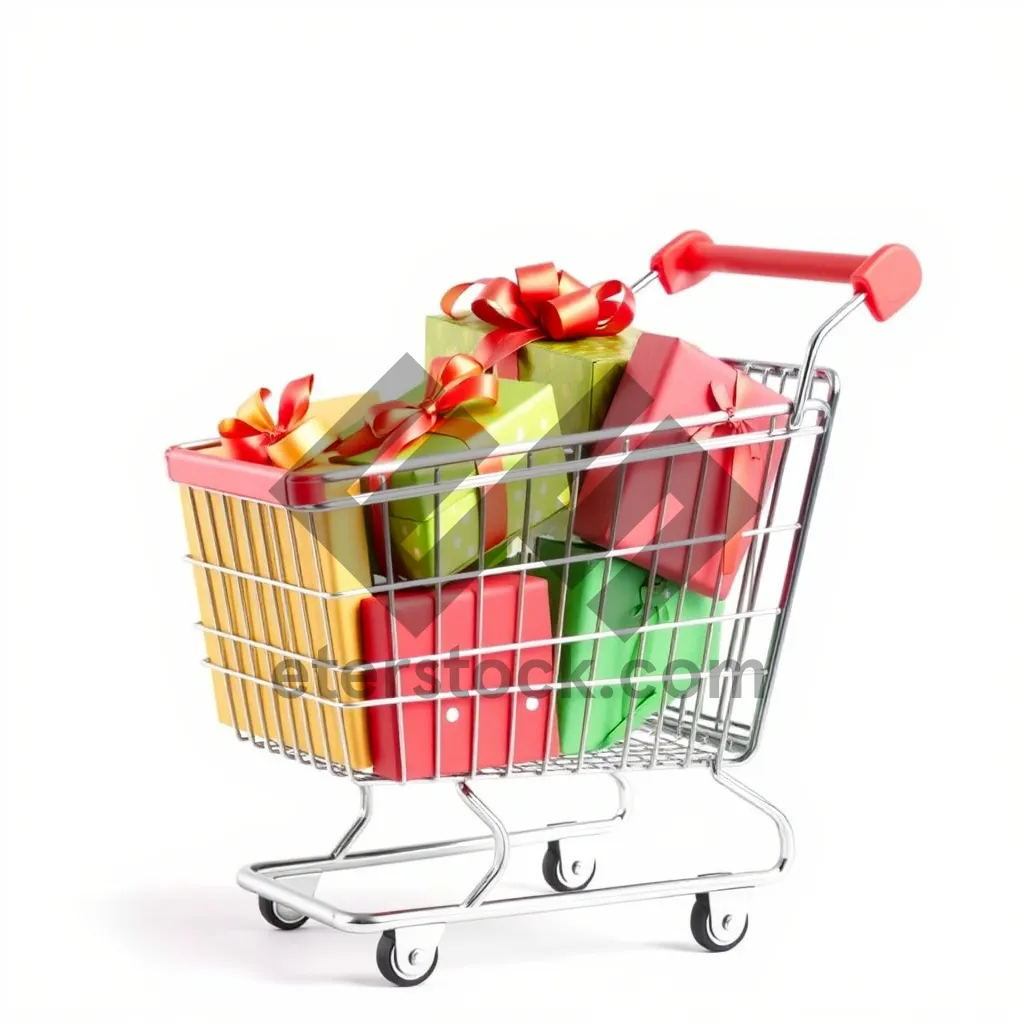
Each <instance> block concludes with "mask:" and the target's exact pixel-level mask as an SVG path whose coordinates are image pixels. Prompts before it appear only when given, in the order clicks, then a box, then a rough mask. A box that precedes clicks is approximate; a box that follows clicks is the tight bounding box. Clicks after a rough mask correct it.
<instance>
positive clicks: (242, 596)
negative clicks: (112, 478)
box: [167, 393, 377, 771]
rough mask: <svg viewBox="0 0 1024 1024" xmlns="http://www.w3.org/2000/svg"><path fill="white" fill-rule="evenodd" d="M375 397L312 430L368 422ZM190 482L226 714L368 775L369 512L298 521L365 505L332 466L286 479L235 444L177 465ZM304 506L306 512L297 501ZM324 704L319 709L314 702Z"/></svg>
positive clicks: (171, 464)
mask: <svg viewBox="0 0 1024 1024" xmlns="http://www.w3.org/2000/svg"><path fill="white" fill-rule="evenodd" d="M376 400H377V396H376V395H375V394H372V393H371V394H367V395H363V396H358V397H356V396H350V397H345V398H337V399H328V400H324V401H318V402H313V403H310V404H309V408H308V418H307V421H308V422H312V421H314V420H315V421H316V422H319V423H322V424H329V425H332V426H333V425H335V424H340V423H341V422H342V421H348V420H350V419H355V418H358V417H359V416H361V415H363V413H364V411H365V408H366V407H367V406H368V405H369V404H371V403H373V402H374V401H376ZM167 460H168V468H169V471H170V475H171V478H172V479H173V480H175V481H177V482H178V483H179V484H181V485H182V486H181V488H180V491H181V501H182V508H183V511H184V515H185V527H186V532H187V536H188V548H189V555H190V557H191V559H192V561H193V566H194V574H195V583H196V590H197V593H198V596H199V607H200V622H201V625H202V627H203V629H204V633H205V642H206V651H207V656H208V659H209V663H210V666H211V670H212V674H213V683H214V694H215V697H216V703H217V713H218V716H219V718H220V720H221V721H222V722H224V723H225V724H228V725H233V726H234V728H235V730H236V732H237V733H238V735H239V737H240V738H246V739H250V740H253V741H256V740H257V738H261V739H263V740H265V741H268V742H270V743H273V744H275V745H283V747H284V748H285V750H286V751H287V752H289V753H293V752H298V753H299V755H306V756H308V755H313V756H314V757H316V758H318V759H322V761H323V762H325V763H326V764H327V766H328V767H331V768H332V769H334V770H343V769H344V770H346V771H360V770H366V769H368V768H369V767H370V765H371V759H370V753H369V743H368V738H367V730H366V721H365V713H364V711H363V710H362V709H361V708H358V707H346V706H345V705H351V704H353V703H357V702H359V701H361V700H362V699H363V682H362V678H361V676H360V674H359V673H353V672H351V671H346V670H345V667H346V666H347V665H355V664H358V663H360V661H361V657H362V651H361V640H360V630H359V621H358V618H359V605H360V602H361V601H362V598H363V597H364V596H365V592H366V588H367V587H369V586H370V585H371V582H372V576H371V571H370V563H369V555H368V550H367V542H366V528H365V519H364V515H363V511H362V509H361V508H360V507H359V506H356V505H349V506H347V507H339V508H334V509H324V510H301V509H297V508H294V507H290V506H294V505H297V504H312V503H320V502H323V501H329V500H331V499H335V498H344V497H346V496H347V495H349V494H354V493H358V489H359V483H358V481H355V482H354V483H353V482H352V481H347V482H345V483H335V484H331V483H327V482H325V481H323V479H322V476H323V474H324V473H325V472H329V471H330V468H331V467H330V466H327V465H324V464H320V465H317V464H316V463H314V464H313V465H311V466H307V467H306V468H302V469H297V470H291V471H287V472H284V471H282V470H281V469H280V468H278V467H277V466H274V465H264V464H257V463H254V462H249V461H239V460H238V459H237V458H235V457H233V454H232V452H231V450H230V445H229V444H224V443H221V444H216V443H210V444H208V445H204V446H199V447H195V446H193V447H177V448H172V449H170V450H169V451H168V453H167ZM296 499H298V500H296ZM317 698H319V699H317Z"/></svg>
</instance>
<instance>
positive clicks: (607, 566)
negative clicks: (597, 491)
mask: <svg viewBox="0 0 1024 1024" xmlns="http://www.w3.org/2000/svg"><path fill="white" fill-rule="evenodd" d="M629 452H630V443H629V438H628V437H627V438H623V440H622V453H623V455H625V456H627V457H628V455H629ZM606 479H607V478H606ZM625 485H626V460H625V459H623V461H622V462H620V463H619V467H618V471H617V477H616V485H615V504H614V506H613V507H612V522H611V531H610V533H609V535H608V543H609V544H610V545H611V547H612V548H614V547H616V546H617V545H618V540H617V538H618V528H619V509H620V508H621V506H622V492H623V489H624V488H625ZM611 568H612V560H611V558H610V557H608V556H606V557H605V559H604V576H603V577H602V583H601V596H600V598H598V602H597V630H598V631H600V632H603V631H604V609H605V599H606V597H607V596H608V579H609V576H610V575H611ZM600 645H601V639H600V637H599V638H598V639H596V640H594V648H593V650H594V660H593V662H592V664H591V666H590V683H591V685H590V686H588V687H587V693H586V696H585V697H584V698H583V700H584V704H583V725H582V726H581V734H580V752H579V755H578V756H577V758H576V770H577V771H582V770H583V758H584V757H585V756H586V753H587V730H588V729H589V728H590V712H591V708H592V705H593V703H594V687H593V685H592V684H593V682H594V680H595V679H596V678H597V666H598V653H599V650H600Z"/></svg>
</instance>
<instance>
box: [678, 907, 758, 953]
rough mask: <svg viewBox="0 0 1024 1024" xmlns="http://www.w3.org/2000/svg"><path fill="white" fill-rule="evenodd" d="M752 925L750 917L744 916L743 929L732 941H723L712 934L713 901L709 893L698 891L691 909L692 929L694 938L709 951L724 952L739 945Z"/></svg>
mask: <svg viewBox="0 0 1024 1024" xmlns="http://www.w3.org/2000/svg"><path fill="white" fill-rule="evenodd" d="M749 927H750V919H749V918H747V917H746V916H744V920H743V931H741V932H740V933H739V935H738V936H737V937H736V938H735V939H733V941H732V942H727V943H722V942H720V941H719V940H718V939H717V938H715V936H714V935H712V934H711V903H710V901H709V900H708V896H707V893H703V892H702V893H698V894H697V898H696V899H695V900H694V902H693V910H691V911H690V931H691V932H692V933H693V937H694V939H695V940H696V941H697V942H698V943H699V944H700V945H701V946H703V947H704V948H705V949H706V950H707V951H708V952H709V953H724V952H726V950H730V949H732V948H734V947H735V946H738V945H739V944H740V943H741V942H742V941H743V937H744V936H745V935H746V934H747V928H749Z"/></svg>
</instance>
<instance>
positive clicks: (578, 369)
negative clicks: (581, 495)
mask: <svg viewBox="0 0 1024 1024" xmlns="http://www.w3.org/2000/svg"><path fill="white" fill-rule="evenodd" d="M493 329H494V328H493V327H491V326H490V325H489V324H485V323H482V322H481V321H479V320H473V319H469V320H451V319H449V318H448V317H446V316H428V317H427V333H426V341H427V344H426V363H425V365H426V366H429V365H430V361H431V360H432V359H434V358H436V357H437V356H453V355H455V354H456V353H458V352H469V353H472V352H473V350H474V349H475V348H476V346H477V344H478V343H479V342H480V339H481V338H482V337H483V336H484V335H485V334H487V332H488V331H491V330H493ZM639 337H640V331H638V330H635V329H634V328H629V329H627V330H625V331H623V332H622V333H621V334H615V335H611V336H609V337H607V338H580V339H579V340H578V341H533V342H531V343H530V344H529V345H527V346H526V348H524V349H522V350H521V351H520V353H519V379H520V380H532V381H540V382H541V383H543V384H550V385H551V389H552V391H553V392H554V396H555V409H556V410H557V412H558V425H559V429H560V431H561V433H562V434H582V433H584V432H586V431H588V430H600V429H601V426H602V424H603V423H604V417H605V413H607V412H608V406H609V405H610V404H611V401H612V396H613V395H614V394H615V390H616V388H618V386H619V381H620V380H621V379H622V374H623V373H624V372H625V369H626V363H628V362H629V357H630V356H631V355H632V354H633V349H634V347H635V346H636V339H637V338H639Z"/></svg>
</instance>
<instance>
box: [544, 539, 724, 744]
mask: <svg viewBox="0 0 1024 1024" xmlns="http://www.w3.org/2000/svg"><path fill="white" fill-rule="evenodd" d="M534 550H535V554H536V560H537V561H545V560H554V559H558V558H564V557H565V544H564V543H563V542H562V541H558V540H553V539H548V538H538V539H537V540H536V541H535V543H534ZM571 553H572V555H583V554H588V553H597V554H600V549H599V548H594V547H591V546H589V545H587V544H578V543H577V544H573V545H572V552H571ZM609 561H610V565H609V569H608V583H607V586H605V566H606V564H607V563H608V562H609ZM563 571H564V566H563V565H552V566H550V567H545V568H544V569H540V570H535V572H536V573H537V575H540V576H543V577H544V578H546V579H547V580H548V590H549V595H550V600H551V617H552V625H553V626H557V615H558V605H559V600H560V597H561V591H562V574H563ZM648 586H649V574H648V571H647V570H646V569H644V568H641V567H640V566H637V565H633V564H632V563H631V562H627V561H625V560H624V559H621V558H612V559H610V560H607V559H604V558H597V559H595V560H593V561H586V562H582V561H581V562H573V563H571V564H570V565H569V572H568V577H567V593H566V600H565V618H564V622H563V626H562V635H563V636H573V635H579V634H587V633H597V632H608V631H610V630H628V631H630V632H628V633H627V634H626V635H624V636H623V635H620V636H614V637H605V638H603V639H601V640H598V641H595V640H580V641H575V642H573V643H567V644H563V645H562V654H561V659H560V663H559V672H558V681H559V682H562V683H565V682H573V683H574V684H575V685H573V686H570V687H565V688H562V689H560V690H559V691H558V734H559V742H560V743H561V747H562V753H563V754H578V753H579V751H580V747H581V745H582V746H583V748H584V749H585V750H588V751H589V750H602V749H603V748H605V747H610V746H612V745H614V744H616V743H619V742H621V741H622V740H623V739H624V738H625V736H626V733H627V732H628V731H630V730H632V729H633V728H636V727H637V726H639V725H641V724H642V723H643V721H644V719H646V718H647V717H648V716H650V715H653V714H657V712H658V711H659V710H660V708H661V699H662V693H663V692H664V683H662V682H656V683H652V682H644V683H630V682H629V680H630V678H631V677H632V678H635V677H638V676H646V677H650V676H657V675H661V674H663V673H665V671H666V669H667V668H669V664H670V661H669V656H670V654H671V661H672V663H673V666H674V668H673V672H674V675H675V676H682V678H675V679H674V681H673V683H672V691H671V692H670V700H671V699H672V698H673V697H675V696H678V695H679V694H681V693H684V692H686V690H688V689H689V688H690V687H692V686H695V685H696V681H695V680H694V679H691V678H689V673H690V671H694V672H696V671H699V670H700V666H701V664H702V661H703V658H704V645H705V641H706V639H707V632H708V626H707V625H706V624H705V625H694V626H690V627H686V626H685V625H684V626H679V627H676V628H674V629H662V630H652V631H651V632H648V633H646V634H642V633H635V632H631V631H633V630H636V629H638V628H639V627H641V626H643V625H653V624H656V623H659V624H665V623H670V622H676V621H679V622H682V623H685V622H687V621H689V620H693V619H701V618H708V617H710V615H711V605H712V601H711V598H708V597H702V596H701V595H700V594H695V593H692V592H690V591H687V593H686V595H685V597H684V598H683V607H682V614H681V615H680V614H679V596H680V588H679V587H678V586H677V585H676V584H674V583H670V582H669V581H668V580H663V579H661V578H660V577H658V578H657V580H656V582H655V584H654V587H655V592H654V594H652V595H651V602H650V607H651V613H650V616H649V618H648V619H647V620H646V622H645V621H644V609H645V607H646V603H647V590H648ZM602 590H603V591H604V609H603V616H602V621H601V622H600V624H599V622H598V610H599V606H600V601H601V593H602ZM719 633H720V627H719V625H717V624H716V625H715V626H713V627H712V629H711V646H710V649H709V651H708V666H709V667H713V666H714V665H715V664H716V663H717V661H718V643H719ZM673 635H675V637H676V643H675V650H674V651H672V637H673ZM643 636H646V640H645V641H644V649H643V661H644V662H646V663H647V664H646V665H644V664H641V665H640V666H639V667H638V665H637V659H638V657H639V655H640V642H641V637H643ZM595 648H596V653H595ZM682 662H688V663H690V664H689V665H686V666H683V665H681V664H680V663H682ZM595 663H596V668H594V666H595ZM591 679H594V680H611V679H623V680H625V683H620V684H610V683H607V682H605V683H599V684H598V685H596V686H595V687H594V688H593V690H592V697H591V698H590V718H589V721H588V722H587V735H586V737H585V743H582V744H581V740H582V739H583V718H584V714H585V713H586V706H587V693H586V689H585V684H586V683H587V682H588V681H589V680H591ZM633 687H635V688H636V693H637V698H636V705H635V708H634V711H633V716H632V720H631V722H630V720H629V705H630V700H631V693H632V691H633Z"/></svg>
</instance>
